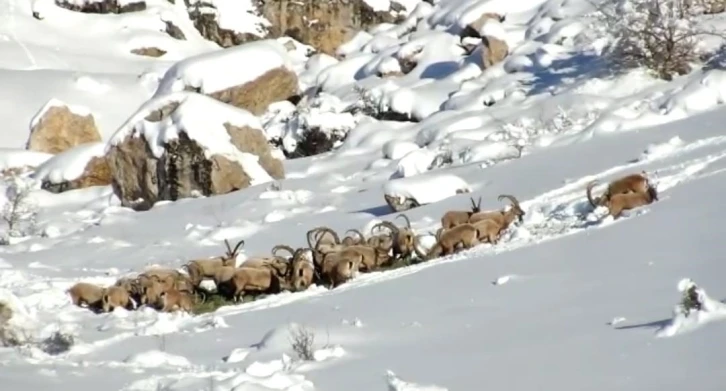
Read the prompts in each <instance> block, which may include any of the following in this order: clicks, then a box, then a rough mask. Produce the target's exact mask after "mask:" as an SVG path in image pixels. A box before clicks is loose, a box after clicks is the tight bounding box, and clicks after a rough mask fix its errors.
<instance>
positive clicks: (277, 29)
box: [185, 0, 406, 55]
mask: <svg viewBox="0 0 726 391" xmlns="http://www.w3.org/2000/svg"><path fill="white" fill-rule="evenodd" d="M185 3H186V5H187V7H188V12H189V17H190V19H191V20H192V21H193V22H194V26H195V27H196V28H197V30H198V31H199V32H200V33H201V34H202V36H203V37H204V38H206V39H208V40H210V41H214V42H216V43H217V44H218V45H220V46H222V47H225V48H226V47H230V46H235V45H241V44H243V43H247V42H250V41H255V40H259V39H265V38H279V37H281V36H289V37H291V38H294V39H296V40H298V41H300V42H302V43H304V44H307V45H310V46H312V47H314V48H315V49H317V50H318V51H320V52H323V53H326V54H330V55H334V54H335V49H337V47H338V46H340V45H341V44H342V43H344V42H346V41H348V40H349V39H350V38H352V37H353V35H354V34H355V33H356V32H357V31H360V30H367V29H368V28H370V27H373V26H375V25H378V24H380V23H395V22H397V21H400V20H402V19H403V17H404V12H405V11H406V9H405V8H404V7H403V6H402V5H401V4H400V3H398V2H395V1H392V2H390V3H389V4H387V6H388V8H387V9H373V8H372V7H371V6H370V5H369V2H367V1H366V0H326V1H320V0H258V1H255V2H254V4H255V6H256V8H253V9H249V10H246V11H244V12H240V11H239V9H238V8H235V9H234V10H227V9H225V8H223V7H225V6H226V5H225V4H224V3H218V4H210V3H211V2H208V1H200V0H185ZM383 4H385V3H383ZM220 15H224V18H220Z"/></svg>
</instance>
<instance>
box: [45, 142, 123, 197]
mask: <svg viewBox="0 0 726 391" xmlns="http://www.w3.org/2000/svg"><path fill="white" fill-rule="evenodd" d="M105 152H106V143H104V142H95V143H87V144H81V145H78V146H76V147H74V148H71V149H68V150H66V151H64V152H62V153H59V154H58V155H55V156H53V157H52V158H50V159H48V160H47V161H46V162H45V163H43V164H41V165H40V166H38V168H37V169H36V170H35V171H34V172H33V174H32V177H33V178H34V179H37V180H39V181H41V187H42V188H43V189H45V190H48V191H50V192H53V193H61V192H64V191H68V190H75V189H83V188H86V187H92V186H108V185H110V184H111V180H112V178H111V170H110V167H109V165H108V161H107V159H106V157H105V156H104V154H105Z"/></svg>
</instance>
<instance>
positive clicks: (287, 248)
mask: <svg viewBox="0 0 726 391" xmlns="http://www.w3.org/2000/svg"><path fill="white" fill-rule="evenodd" d="M280 250H285V251H287V252H289V253H290V255H294V254H295V250H293V249H292V247H290V246H288V245H286V244H278V245H277V246H275V247H273V248H272V251H270V252H271V253H272V255H274V256H277V252H278V251H280Z"/></svg>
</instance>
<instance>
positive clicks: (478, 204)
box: [476, 197, 481, 211]
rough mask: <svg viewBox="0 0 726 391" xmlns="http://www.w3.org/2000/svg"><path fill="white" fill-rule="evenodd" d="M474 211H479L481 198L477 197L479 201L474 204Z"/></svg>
mask: <svg viewBox="0 0 726 391" xmlns="http://www.w3.org/2000/svg"><path fill="white" fill-rule="evenodd" d="M476 210H477V211H481V197H479V200H478V201H477V202H476Z"/></svg>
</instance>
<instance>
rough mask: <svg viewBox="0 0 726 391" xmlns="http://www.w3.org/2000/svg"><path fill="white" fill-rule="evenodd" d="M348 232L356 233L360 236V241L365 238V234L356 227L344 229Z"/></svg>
mask: <svg viewBox="0 0 726 391" xmlns="http://www.w3.org/2000/svg"><path fill="white" fill-rule="evenodd" d="M348 232H353V233H354V234H356V235H358V237H359V238H360V240H361V241H363V240H366V237H365V235H363V233H362V232H360V231H359V230H357V229H349V230H347V231H345V233H348Z"/></svg>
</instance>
